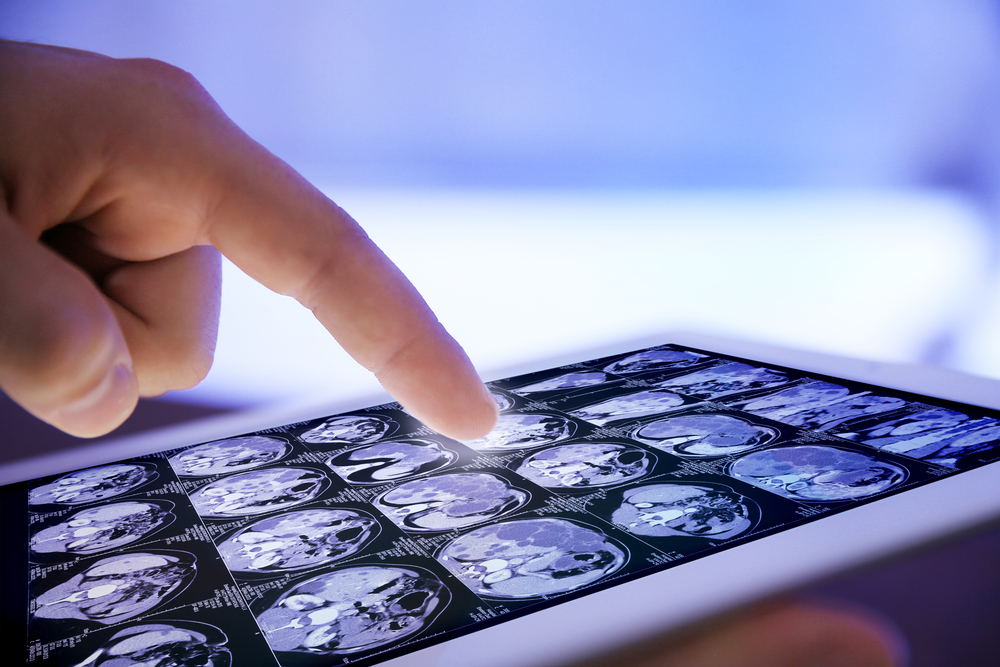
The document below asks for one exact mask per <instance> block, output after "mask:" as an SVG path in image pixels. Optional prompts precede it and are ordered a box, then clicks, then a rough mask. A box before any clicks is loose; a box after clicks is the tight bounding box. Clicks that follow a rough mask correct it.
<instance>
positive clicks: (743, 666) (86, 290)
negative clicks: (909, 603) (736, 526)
mask: <svg viewBox="0 0 1000 667" xmlns="http://www.w3.org/2000/svg"><path fill="white" fill-rule="evenodd" d="M0 197H2V204H3V205H2V206H0V304H2V307H0V389H2V390H3V391H4V392H5V393H6V394H7V395H8V396H10V397H11V398H12V399H13V400H15V401H17V402H18V403H20V404H21V405H22V406H23V407H25V408H26V409H27V410H28V411H29V412H31V413H33V414H35V415H36V416H38V417H39V418H41V419H44V420H45V421H48V422H50V423H52V424H54V425H56V426H58V427H59V428H61V429H63V430H65V431H67V432H70V433H73V434H75V435H80V436H95V435H99V434H102V433H105V432H107V431H110V430H111V429H113V428H114V427H115V426H117V425H118V424H119V423H121V421H123V420H124V419H125V418H126V417H127V416H128V414H129V413H130V412H131V411H132V409H133V407H134V406H135V403H136V401H137V398H138V396H155V395H159V394H161V393H163V392H165V391H169V390H172V389H182V388H186V387H190V386H193V385H194V384H197V383H198V382H199V381H200V380H201V379H202V378H203V377H204V376H205V374H206V373H207V372H208V369H209V367H210V365H211V359H212V354H213V352H214V348H215V338H216V330H217V326H218V313H219V298H220V280H221V279H220V260H219V253H220V252H221V253H222V254H223V255H225V256H226V257H228V258H229V259H230V260H232V261H233V262H234V263H235V264H236V265H237V266H239V267H240V268H241V269H243V271H245V272H246V273H248V274H249V275H250V276H252V277H253V278H255V279H256V280H258V281H260V282H261V283H263V284H264V285H266V286H267V287H269V288H271V289H272V290H274V291H276V292H279V293H282V294H287V295H291V296H293V297H295V298H296V299H297V300H298V301H299V302H301V303H302V304H303V305H304V306H306V307H308V308H310V309H311V310H312V311H313V312H314V313H315V315H316V317H317V318H318V319H319V320H320V322H321V323H322V324H323V325H324V326H325V327H326V328H327V329H328V330H329V331H330V333H331V334H332V335H333V336H334V338H336V339H337V341H338V342H339V343H340V344H341V345H342V346H343V347H344V348H345V349H346V350H347V352H348V353H349V354H351V356H352V357H354V359H356V360H357V361H358V362H359V363H360V364H362V365H363V366H365V367H366V368H368V369H369V370H371V371H372V372H374V373H375V375H376V376H377V377H378V378H379V381H380V382H381V383H382V384H383V386H385V388H386V389H387V390H388V391H389V392H390V393H391V394H392V395H393V396H394V397H395V398H396V399H397V400H399V401H400V402H401V403H402V404H403V405H404V406H405V407H406V409H407V410H409V411H410V412H411V413H412V414H414V415H415V416H417V417H418V418H419V419H421V420H422V421H424V422H425V423H426V424H427V425H428V426H430V427H431V428H434V429H435V430H437V431H439V432H441V433H443V434H445V435H448V436H451V437H453V438H455V439H458V440H474V439H476V438H479V437H481V436H483V435H485V434H486V433H487V432H488V431H489V430H490V429H491V428H492V426H493V424H494V423H495V421H496V415H497V408H496V403H495V402H494V401H493V399H492V398H491V397H490V395H489V393H488V392H487V391H486V390H485V388H484V387H483V385H482V383H481V382H480V381H479V378H478V376H477V375H476V373H475V370H474V369H473V367H472V364H471V363H470V362H469V360H468V358H467V357H466V355H465V353H464V352H463V351H462V349H461V347H459V345H458V344H457V343H456V342H455V341H454V339H452V338H451V337H450V336H449V335H448V333H447V332H446V331H445V330H444V328H443V327H442V326H441V325H440V323H438V321H437V320H436V318H435V317H434V315H433V313H431V311H430V310H429V309H428V307H427V306H426V304H425V303H424V301H423V300H422V298H421V297H420V295H419V294H418V293H417V292H416V290H415V289H414V288H413V287H412V285H410V283H409V282H408V281H407V280H406V278H405V277H404V276H403V275H402V274H401V273H400V272H399V270H398V269H397V268H396V267H395V266H394V265H393V264H392V263H391V262H390V261H389V260H388V259H387V258H386V257H385V255H383V254H382V252H381V251H380V250H379V249H378V248H377V247H376V246H375V245H374V244H373V243H372V242H371V241H370V240H369V239H368V237H367V236H366V235H365V233H364V231H363V230H362V229H361V228H360V227H359V226H358V225H357V223H356V222H354V220H352V219H351V218H350V216H349V215H347V213H345V212H344V211H343V210H341V209H340V208H339V207H337V206H336V204H334V203H333V202H331V201H330V200H329V199H327V198H326V197H325V196H324V195H323V194H321V193H320V192H319V191H317V190H316V189H315V188H313V187H312V186H311V185H310V184H309V183H307V182H306V181H305V180H304V179H303V178H302V177H301V176H299V175H298V174H296V173H295V172H294V171H293V170H292V169H291V168H290V167H288V166H287V165H286V164H284V163H283V162H281V161H280V160H279V159H277V158H276V157H274V156H273V155H271V154H270V153H268V152H267V151H266V150H265V149H263V148H262V147H261V146H259V145H258V144H256V143H255V142H254V141H253V140H251V139H250V138H249V137H247V136H246V135H245V134H244V133H243V132H242V131H241V130H240V129H239V128H238V127H236V125H234V124H233V123H232V122H231V121H230V120H229V119H228V118H227V117H226V116H225V114H224V113H223V112H222V111H221V110H220V109H219V107H218V106H217V105H216V104H215V102H214V101H213V100H212V99H211V97H210V96H209V95H208V94H207V93H206V92H205V90H204V89H202V88H201V86H200V85H199V84H198V83H197V81H195V80H194V79H193V78H192V77H191V76H190V75H188V74H187V73H185V72H183V71H181V70H178V69H176V68H174V67H172V66H170V65H166V64H164V63H161V62H157V61H153V60H146V59H129V60H117V59H112V58H107V57H105V56H101V55H97V54H93V53H87V52H83V51H75V50H71V49H62V48H57V47H49V46H41V45H33V44H21V43H15V42H4V41H0ZM485 284H486V283H485V281H484V290H483V291H484V293H485V292H486V289H485ZM484 298H485V297H484ZM896 647H897V644H896V643H895V640H894V639H893V638H891V637H890V635H888V634H887V633H886V632H884V631H882V630H881V629H880V627H878V626H876V625H874V624H872V623H870V622H868V621H867V620H866V619H865V618H864V617H863V616H859V615H857V614H854V613H848V612H841V611H829V610H821V609H818V608H816V607H814V606H797V605H779V606H776V607H774V608H768V609H767V610H765V611H763V612H761V611H754V612H750V613H747V614H745V615H742V616H739V617H737V618H735V619H726V620H725V621H719V622H714V623H713V624H712V625H710V626H707V629H705V630H704V631H702V632H700V633H698V634H697V635H695V636H684V637H681V638H679V639H678V638H671V639H669V640H665V641H664V642H654V643H652V644H649V645H643V646H640V647H636V648H635V649H634V650H626V651H625V652H623V653H618V654H617V657H616V659H614V660H613V661H612V662H610V663H607V664H616V665H620V664H635V665H664V666H666V665H690V666H699V667H701V666H706V667H707V666H710V665H711V666H714V665H727V666H729V667H757V666H758V665H759V666H760V667H765V666H767V667H770V666H773V665H785V664H789V665H792V664H794V665H804V664H827V665H840V664H843V665H853V666H860V667H866V666H869V665H871V666H873V667H874V666H882V665H892V664H897V663H896V659H897V658H898V655H899V654H898V652H897V651H896V650H895V649H896ZM824 660H825V662H821V661H824ZM594 664H597V663H594ZM602 664H603V663H602Z"/></svg>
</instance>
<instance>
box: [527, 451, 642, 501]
mask: <svg viewBox="0 0 1000 667" xmlns="http://www.w3.org/2000/svg"><path fill="white" fill-rule="evenodd" d="M655 464H656V458H655V457H654V456H653V455H652V454H650V453H649V452H647V451H646V450H644V449H642V448H641V447H636V446H634V445H622V444H617V443H600V442H578V443H573V444H569V445H555V446H554V447H548V448H546V449H543V450H541V451H538V452H535V453H534V454H531V455H530V456H528V457H526V458H525V459H524V461H522V462H521V464H520V465H519V466H518V467H517V470H516V471H515V472H517V474H519V475H521V476H522V477H524V478H526V479H529V480H531V481H532V482H534V483H536V484H538V485H540V486H544V487H547V488H550V489H555V490H569V489H589V488H593V487H598V486H612V485H615V484H622V483H624V482H630V481H633V480H636V479H639V478H641V477H643V476H645V475H647V474H649V471H650V470H651V469H652V467H653V466H654V465H655Z"/></svg>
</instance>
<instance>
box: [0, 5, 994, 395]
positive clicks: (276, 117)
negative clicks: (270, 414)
mask: <svg viewBox="0 0 1000 667" xmlns="http://www.w3.org/2000/svg"><path fill="white" fill-rule="evenodd" d="M0 34H2V35H3V36H5V37H7V38H12V39H21V40H29V41H37V42H44V43H52V44H59V45H64V46H71V47H75V48H81V49H88V50H93V51H98V52H101V53H105V54H108V55H112V56H118V57H134V56H147V57H153V58H158V59H162V60H165V61H167V62H170V63H172V64H174V65H177V66H179V67H182V68H184V69H186V70H188V71H189V72H191V73H192V74H194V75H195V76H196V77H197V78H198V79H199V80H200V81H201V82H202V83H203V84H204V86H205V87H206V88H207V89H208V91H209V92H210V93H211V94H212V95H213V96H214V97H215V99H216V100H217V101H218V102H219V103H220V105H221V106H222V108H223V109H224V110H225V111H226V112H227V113H228V114H229V115H230V116H231V117H232V118H233V119H234V120H235V121H236V122H237V123H238V124H240V125H241V126H242V127H243V128H245V129H246V131H247V132H248V133H249V134H250V135H251V136H252V137H254V138H255V139H256V140H258V141H259V142H261V143H262V144H263V145H264V146H266V147H267V148H268V149H270V150H271V151H273V152H274V153H276V154H277V155H278V156H280V157H281V158H283V159H284V160H286V161H287V162H288V163H290V164H291V165H292V166H293V167H295V168H296V169H298V170H299V171H301V172H302V173H303V174H305V175H306V176H307V177H308V178H309V179H310V180H312V181H313V182H314V183H316V184H317V185H318V186H319V187H321V188H322V189H323V190H324V191H325V192H327V194H329V195H330V196H331V197H332V198H333V199H334V200H335V201H337V202H338V203H340V204H341V205H342V206H343V207H344V208H346V209H347V210H348V211H349V212H351V213H352V214H353V215H354V217H355V218H356V219H358V220H359V221H360V222H361V223H362V225H363V226H365V228H366V229H367V230H368V231H369V233H370V234H371V235H372V236H373V237H374V238H375V239H376V241H378V242H379V243H380V244H381V245H382V246H383V247H384V248H385V249H386V251H387V252H388V254H389V255H390V257H392V258H393V259H394V260H395V261H396V262H397V263H398V264H400V265H401V266H402V267H403V269H404V270H405V271H406V272H407V273H408V275H410V277H411V279H412V280H413V281H414V282H415V283H416V285H417V287H418V288H419V289H421V291H422V292H423V293H424V295H425V297H426V298H427V299H428V301H429V302H430V303H431V305H432V306H433V307H434V308H435V310H436V311H437V313H438V315H439V316H440V317H441V319H442V321H443V322H444V323H445V324H446V326H448V327H449V329H450V330H452V332H453V333H454V334H455V335H456V336H457V337H458V338H459V340H460V341H461V342H462V343H463V344H464V345H465V346H466V348H467V350H468V351H469V353H470V354H471V356H472V357H473V360H474V361H476V363H477V365H478V366H479V368H480V369H481V371H482V373H483V375H484V376H492V375H494V374H495V373H496V372H499V369H502V368H504V367H505V366H509V365H510V364H514V363H519V362H523V361H525V360H528V359H532V358H544V357H545V356H547V355H551V354H556V353H559V352H563V351H566V350H572V349H584V348H586V347H589V346H594V345H599V344H602V343H606V342H608V341H613V340H622V339H628V338H631V337H635V336H642V335H647V334H649V333H655V332H658V331H672V330H677V329H689V330H697V331H704V332H707V333H713V334H721V335H725V336H730V337H734V338H745V339H751V340H758V341H762V342H768V343H776V344H781V345H788V346H794V347H801V348H804V349H811V350H817V351H823V352H832V353H838V354H844V355H849V356H853V357H861V358H867V359H876V360H887V361H902V362H915V363H931V364H938V365H946V366H951V367H954V368H959V369H962V370H966V371H969V372H973V373H979V374H985V375H991V376H994V377H1000V345H997V344H996V342H995V341H997V340H998V338H1000V280H998V273H997V261H996V258H997V257H998V256H1000V252H998V250H1000V242H998V240H997V239H998V237H1000V226H998V224H997V211H998V210H1000V206H998V203H997V198H998V193H1000V86H998V83H1000V7H998V6H997V4H996V3H995V2H993V1H992V0H919V1H918V2H913V1H912V0H910V1H907V0H864V1H862V0H846V1H843V2H835V3H834V2H822V3H799V2H791V1H765V2H755V3H738V2H731V1H711V0H709V1H700V2H652V1H626V2H616V3H605V2H588V1H581V0H573V1H570V0H565V1H563V0H546V1H542V2H534V1H533V2H517V1H502V2H501V1H496V0H483V1H477V2H473V3H470V2H461V1H440V0H435V1H431V2H420V3H400V2H382V1H369V2H321V1H317V2H293V3H280V4H279V3H273V2H225V1H216V2H201V1H194V0H170V1H162V2H161V1H151V2H142V3H135V2H127V1H124V0H123V1H113V0H103V1H101V0H90V1H88V2H75V1H66V2H61V1H52V0H49V1H41V2H38V1H28V0H6V1H5V2H3V3H0ZM225 283H226V287H225V290H226V294H225V297H226V298H225V304H226V305H225V310H224V314H223V322H222V330H221V340H220V345H219V355H218V359H217V362H216V366H215V368H214V369H213V371H212V373H211V375H210V376H209V378H208V380H207V381H206V382H205V383H203V385H202V386H201V387H199V388H198V389H195V390H193V391H191V392H182V393H179V394H175V395H173V396H171V399H172V400H180V401H187V402H194V403H200V404H203V405H214V406H219V407H227V408H240V407H248V406H256V405H261V404H267V403H273V402H276V401H289V400H297V399H300V398H301V397H303V396H316V395H329V396H331V397H332V398H338V397H342V396H348V395H353V394H356V393H358V392H359V391H360V392H369V391H375V390H377V388H378V387H377V385H376V384H375V383H374V381H373V380H371V379H370V378H369V377H368V376H367V374H366V373H365V372H364V371H361V370H360V369H356V368H355V367H354V365H353V363H352V362H351V361H350V360H349V359H348V358H347V357H346V355H345V354H343V353H342V352H341V351H340V350H339V349H337V348H336V346H334V345H331V344H330V343H329V341H328V339H327V337H326V334H325V332H323V330H322V329H321V328H320V327H319V326H318V325H317V324H316V323H315V322H314V321H313V320H312V318H311V316H310V315H309V314H308V313H303V312H301V311H300V309H299V308H298V307H297V306H296V305H295V304H291V303H288V302H287V300H286V299H283V298H281V297H277V296H275V295H272V294H270V293H268V292H267V291H266V290H264V289H262V288H259V287H258V286H256V285H255V284H253V283H252V282H251V281H248V280H247V279H246V278H245V277H244V276H242V274H241V273H240V272H239V271H238V269H236V268H235V267H232V266H227V269H226V281H225Z"/></svg>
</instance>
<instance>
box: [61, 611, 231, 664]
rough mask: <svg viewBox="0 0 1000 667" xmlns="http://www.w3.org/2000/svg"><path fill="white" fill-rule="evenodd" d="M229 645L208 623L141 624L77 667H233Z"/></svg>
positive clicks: (117, 634) (125, 632) (114, 639)
mask: <svg viewBox="0 0 1000 667" xmlns="http://www.w3.org/2000/svg"><path fill="white" fill-rule="evenodd" d="M228 641H229V638H228V637H226V635H225V633H224V632H222V630H220V629H219V628H217V627H215V626H213V625H208V624H207V623H198V622H195V621H164V622H159V623H140V624H137V625H134V626H131V627H128V628H126V629H124V630H121V631H119V632H117V633H115V635H114V636H113V637H112V638H111V640H110V641H108V642H107V643H105V644H104V646H102V647H101V648H100V649H98V650H97V651H95V652H94V653H92V654H91V655H90V656H89V657H88V658H87V659H86V660H84V661H83V662H81V663H80V664H79V665H78V666H77V667H84V666H88V667H89V666H90V665H93V667H100V666H101V665H104V667H229V666H230V665H231V664H232V654H231V653H230V652H229V649H227V648H226V643H227V642H228Z"/></svg>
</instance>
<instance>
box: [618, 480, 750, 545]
mask: <svg viewBox="0 0 1000 667" xmlns="http://www.w3.org/2000/svg"><path fill="white" fill-rule="evenodd" d="M760 514H761V512H760V507H759V506H758V505H757V503H755V502H754V501H753V500H752V499H750V498H747V497H746V496H744V495H741V494H739V493H737V492H736V491H734V490H733V489H732V488H731V487H728V486H723V485H721V484H713V483H708V482H701V483H699V482H662V483H656V484H643V485H640V486H634V487H631V488H628V489H626V490H625V492H624V494H623V497H622V503H621V505H620V506H619V507H618V508H617V509H615V510H614V512H613V513H612V515H611V520H612V521H613V522H614V524H615V525H616V526H619V527H621V528H624V529H625V530H627V531H628V532H630V533H632V534H633V535H638V536H644V537H701V538H708V539H712V540H728V539H732V538H734V537H738V536H740V535H743V534H744V533H747V532H749V531H750V530H751V529H752V528H753V527H754V526H755V525H756V523H757V520H758V517H760Z"/></svg>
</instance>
